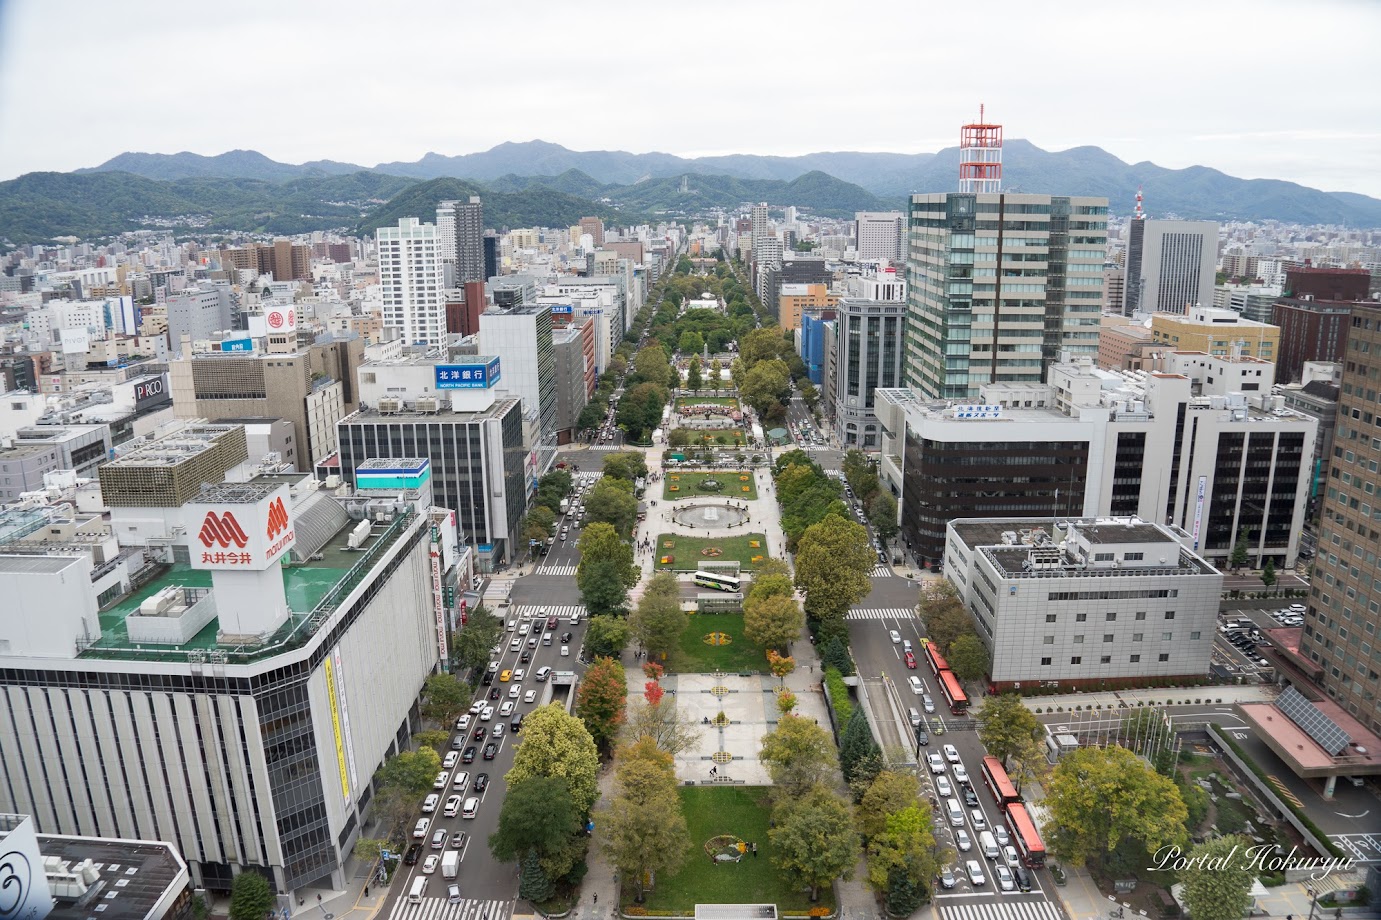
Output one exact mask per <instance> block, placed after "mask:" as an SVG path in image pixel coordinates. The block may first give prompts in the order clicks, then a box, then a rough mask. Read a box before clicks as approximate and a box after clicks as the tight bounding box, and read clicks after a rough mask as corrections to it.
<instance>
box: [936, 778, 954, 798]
mask: <svg viewBox="0 0 1381 920" xmlns="http://www.w3.org/2000/svg"><path fill="white" fill-rule="evenodd" d="M935 791H936V792H938V793H940V795H942V796H944V797H945V798H949V797H950V796H952V795H954V787H953V786H951V785H950V784H949V780H948V779H946V778H945V777H943V776H937V777H935Z"/></svg>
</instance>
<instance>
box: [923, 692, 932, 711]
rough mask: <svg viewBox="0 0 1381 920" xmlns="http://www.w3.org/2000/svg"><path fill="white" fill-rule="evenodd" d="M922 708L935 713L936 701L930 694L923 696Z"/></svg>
mask: <svg viewBox="0 0 1381 920" xmlns="http://www.w3.org/2000/svg"><path fill="white" fill-rule="evenodd" d="M921 708H922V709H924V710H925V711H926V712H934V711H935V700H934V699H933V698H931V696H930V694H929V693H922V694H921Z"/></svg>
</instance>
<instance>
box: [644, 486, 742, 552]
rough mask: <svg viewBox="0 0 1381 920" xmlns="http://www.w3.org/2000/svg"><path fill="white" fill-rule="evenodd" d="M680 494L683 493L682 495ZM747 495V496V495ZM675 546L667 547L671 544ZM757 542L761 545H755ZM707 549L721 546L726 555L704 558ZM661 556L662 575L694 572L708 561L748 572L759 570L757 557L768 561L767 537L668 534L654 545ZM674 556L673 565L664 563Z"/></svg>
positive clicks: (661, 535)
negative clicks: (724, 563)
mask: <svg viewBox="0 0 1381 920" xmlns="http://www.w3.org/2000/svg"><path fill="white" fill-rule="evenodd" d="M678 494H679V493H678ZM745 494H746V493H745ZM668 540H669V541H671V543H672V545H671V546H667V545H666V543H667V541H668ZM754 541H757V543H758V545H757V546H753V545H752V544H753V542H754ZM707 546H717V547H719V549H720V550H722V552H721V553H720V554H719V555H718V556H702V555H701V554H700V551H701V550H702V549H704V548H705V547H707ZM653 550H654V551H655V552H656V554H657V556H656V559H657V566H656V568H657V571H659V572H667V571H670V572H694V571H696V570H697V569H699V568H700V567H701V566H702V565H703V564H704V563H706V562H733V561H735V560H737V561H738V563H739V565H740V566H741V567H742V568H743V569H744V570H745V571H746V570H751V569H754V568H757V565H758V564H757V563H756V562H754V561H753V557H754V556H762V557H763V558H764V559H766V558H767V537H765V536H764V535H763V534H760V533H744V534H738V535H736V536H732V537H688V536H686V535H685V534H679V533H664V534H659V535H658V536H657V542H656V543H655V544H654V545H653ZM666 556H671V557H672V559H671V562H670V563H668V564H665V565H664V564H663V563H662V559H663V558H664V557H666Z"/></svg>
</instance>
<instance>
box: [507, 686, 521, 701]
mask: <svg viewBox="0 0 1381 920" xmlns="http://www.w3.org/2000/svg"><path fill="white" fill-rule="evenodd" d="M522 695H523V685H522V684H514V685H512V686H511V687H509V688H508V698H509V699H510V700H516V699H517V698H518V697H520V696H522Z"/></svg>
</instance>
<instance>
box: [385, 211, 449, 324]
mask: <svg viewBox="0 0 1381 920" xmlns="http://www.w3.org/2000/svg"><path fill="white" fill-rule="evenodd" d="M375 241H376V243H377V245H378V249H379V286H380V288H381V289H382V291H383V300H384V324H385V325H386V326H392V327H394V328H395V329H397V330H399V333H400V335H401V338H402V340H403V342H404V343H406V344H408V345H417V344H426V345H439V344H441V343H442V342H444V341H445V338H446V298H445V293H446V291H445V288H446V284H445V275H444V271H443V269H442V263H441V236H440V234H439V233H438V231H437V228H436V225H435V224H424V223H421V222H420V221H419V220H418V219H417V218H415V217H403V218H400V219H399V220H398V226H396V227H380V228H379V229H378V230H377V231H376V232H375Z"/></svg>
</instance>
